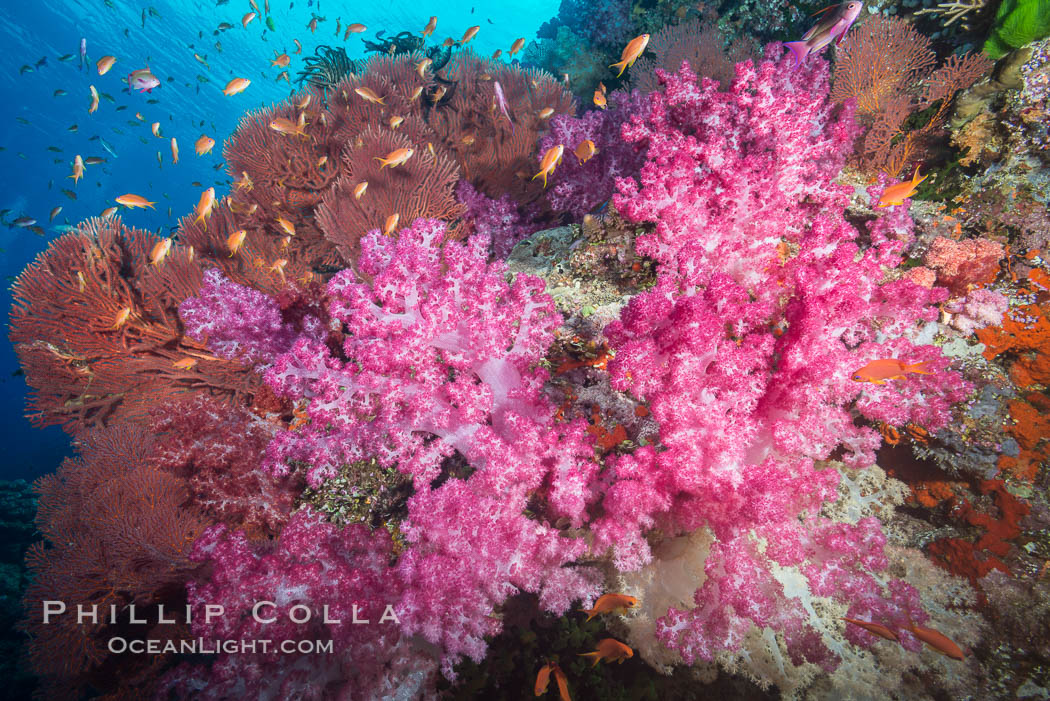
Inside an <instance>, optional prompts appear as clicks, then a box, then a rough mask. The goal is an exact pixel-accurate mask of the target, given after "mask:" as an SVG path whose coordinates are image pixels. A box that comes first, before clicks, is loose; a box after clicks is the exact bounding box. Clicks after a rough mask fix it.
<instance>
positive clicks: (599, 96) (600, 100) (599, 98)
mask: <svg viewBox="0 0 1050 701" xmlns="http://www.w3.org/2000/svg"><path fill="white" fill-rule="evenodd" d="M594 104H595V105H596V106H597V107H598V109H603V110H604V109H606V108H607V107H608V106H609V102H608V100H607V99H606V98H605V93H603V92H602V91H601V90H595V91H594Z"/></svg>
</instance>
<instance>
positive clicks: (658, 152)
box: [613, 45, 858, 281]
mask: <svg viewBox="0 0 1050 701" xmlns="http://www.w3.org/2000/svg"><path fill="white" fill-rule="evenodd" d="M779 51H780V48H779V47H775V46H773V45H771V46H770V48H769V49H767V52H766V59H767V60H765V61H763V62H761V63H759V64H758V65H757V66H756V65H753V64H752V62H751V61H745V62H743V63H740V64H737V67H736V71H737V78H736V80H735V81H734V82H733V83H732V86H731V87H730V89H729V90H728V91H726V92H722V91H720V90H719V84H718V82H717V81H714V80H710V79H703V80H698V79H697V77H696V75H695V74H694V73H693V72H692V71H691V70H690V69H689V66H688V64H686V63H683V65H682V68H681V70H679V72H678V73H675V74H665V73H664V72H663V71H658V75H659V76H660V80H661V82H662V83H663V84H664V85H663V89H662V90H658V91H656V92H653V93H651V94H650V96H649V99H650V105H649V109H648V110H647V111H646V112H644V113H643V114H641V115H635V116H633V117H632V118H631V120H630V122H628V123H627V124H625V125H624V126H623V137H624V139H625V140H626V141H628V142H629V143H632V144H635V145H636V146H639V147H641V146H648V160H647V162H646V163H645V165H644V166H643V167H642V170H641V175H640V177H639V179H638V181H637V182H636V181H634V180H632V179H623V180H620V182H619V186H618V187H619V194H618V195H616V196H615V197H614V200H613V201H614V203H615V204H616V206H617V209H619V211H620V213H621V214H622V215H624V216H625V218H626V219H627V220H628V221H631V222H634V223H637V222H643V221H646V222H653V223H655V224H656V230H655V231H654V232H653V233H652V234H647V235H645V236H641V237H639V238H638V250H639V251H640V252H641V253H643V254H645V255H648V256H650V257H652V258H655V259H656V260H658V261H660V262H661V263H671V262H673V261H674V260H675V258H676V256H677V255H678V253H679V252H680V251H682V250H683V249H685V248H687V247H688V248H689V249H690V251H691V253H690V255H691V256H693V257H694V258H696V259H697V260H700V261H705V262H709V263H710V264H714V265H717V266H718V267H720V268H723V269H727V270H728V269H729V268H735V271H734V273H735V275H736V276H737V277H738V278H739V279H740V280H741V281H744V280H743V277H744V276H749V275H759V274H761V271H762V269H763V266H764V265H766V264H771V263H775V261H776V255H777V244H778V243H780V241H781V240H782V239H783V240H786V241H788V242H791V241H794V240H795V239H796V238H797V237H798V236H799V235H800V234H801V232H802V231H803V230H804V229H805V227H806V225H807V223H808V222H809V221H811V218H812V216H813V215H814V213H815V212H818V211H820V210H821V209H823V208H824V207H825V206H826V205H827V204H828V201H829V199H830V200H831V201H832V202H833V203H834V205H835V206H836V207H838V208H839V210H840V211H841V210H843V209H845V208H846V206H847V205H848V204H849V203H848V200H847V199H846V193H847V192H848V190H847V189H846V188H844V187H842V186H839V185H835V184H833V182H832V181H833V180H834V179H835V177H836V176H837V175H838V173H839V171H840V170H841V169H842V166H843V164H844V163H845V160H846V157H847V156H848V155H849V154H850V153H851V152H852V147H853V140H854V138H855V137H856V135H857V133H858V127H857V126H856V125H855V124H854V122H853V116H852V113H851V109H849V108H847V109H843V110H841V111H838V112H836V110H835V108H834V107H833V106H832V105H831V104H830V103H829V102H828V101H827V99H826V97H825V96H826V95H827V90H828V74H827V66H826V64H825V63H824V62H823V61H822V60H819V59H818V60H815V61H810V62H808V63H807V64H806V65H804V66H802V67H800V68H799V69H797V70H791V69H789V68H785V67H784V66H782V65H778V64H777V63H776V62H775V59H776V57H777V56H778V55H779Z"/></svg>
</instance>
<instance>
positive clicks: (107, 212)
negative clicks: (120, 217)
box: [98, 207, 117, 219]
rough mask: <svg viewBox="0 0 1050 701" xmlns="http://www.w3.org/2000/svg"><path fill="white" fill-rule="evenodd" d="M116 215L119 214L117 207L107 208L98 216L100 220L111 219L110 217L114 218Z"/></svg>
mask: <svg viewBox="0 0 1050 701" xmlns="http://www.w3.org/2000/svg"><path fill="white" fill-rule="evenodd" d="M116 213H117V208H116V207H106V208H105V209H103V210H102V211H101V212H100V213H99V215H98V216H99V218H100V219H109V218H110V217H112V216H113V215H114V214H116Z"/></svg>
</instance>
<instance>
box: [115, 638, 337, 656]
mask: <svg viewBox="0 0 1050 701" xmlns="http://www.w3.org/2000/svg"><path fill="white" fill-rule="evenodd" d="M108 647H109V651H110V652H112V653H114V654H118V655H119V654H122V653H125V652H130V653H132V654H134V655H161V654H166V653H182V654H200V655H218V654H227V655H250V654H255V653H263V654H265V653H267V652H273V651H277V652H282V653H285V654H302V655H312V654H318V655H330V654H332V641H331V640H203V639H201V638H195V639H193V640H138V639H135V640H128V639H127V638H121V637H115V638H110V639H109V643H108Z"/></svg>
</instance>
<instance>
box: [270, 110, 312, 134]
mask: <svg viewBox="0 0 1050 701" xmlns="http://www.w3.org/2000/svg"><path fill="white" fill-rule="evenodd" d="M270 128H271V129H273V130H274V131H275V132H277V133H278V134H284V135H285V136H303V137H307V136H309V135H308V134H307V133H306V112H300V113H299V121H297V122H293V121H292V120H290V119H288V118H287V117H274V118H273V119H271V120H270Z"/></svg>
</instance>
